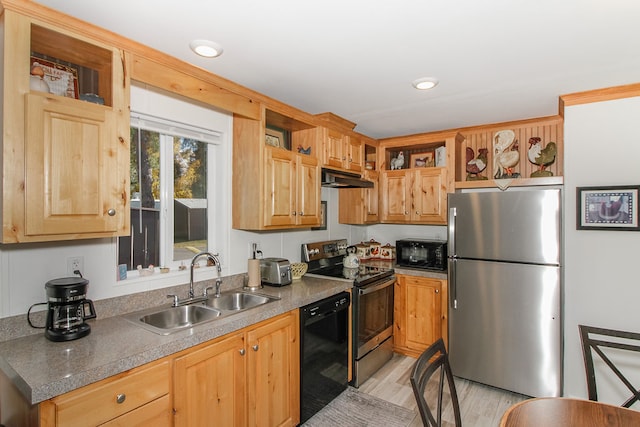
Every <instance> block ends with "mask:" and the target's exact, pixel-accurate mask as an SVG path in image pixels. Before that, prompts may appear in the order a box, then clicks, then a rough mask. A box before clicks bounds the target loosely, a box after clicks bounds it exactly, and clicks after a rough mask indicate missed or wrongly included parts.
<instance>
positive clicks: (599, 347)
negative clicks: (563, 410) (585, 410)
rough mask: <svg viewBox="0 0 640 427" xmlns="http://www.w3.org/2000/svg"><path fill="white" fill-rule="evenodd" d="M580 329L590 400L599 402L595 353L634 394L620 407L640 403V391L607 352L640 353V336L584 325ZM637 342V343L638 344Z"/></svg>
mask: <svg viewBox="0 0 640 427" xmlns="http://www.w3.org/2000/svg"><path fill="white" fill-rule="evenodd" d="M578 328H579V329H580V339H581V341H582V354H583V356H584V366H585V370H586V373H587V389H588V392H589V400H594V401H597V400H598V391H597V389H596V374H595V369H594V364H593V360H594V358H593V353H596V354H597V355H598V356H600V359H602V361H603V362H604V363H605V364H606V365H607V366H608V367H609V368H610V369H611V370H612V371H613V372H614V373H615V374H616V376H617V377H618V379H619V380H620V381H622V383H623V384H624V385H625V386H626V387H627V388H628V389H629V391H630V392H631V394H632V396H631V397H629V398H628V399H627V400H626V401H625V402H624V403H623V404H622V405H620V406H623V407H625V408H629V407H631V405H633V404H634V403H635V402H640V390H639V389H638V387H636V386H634V385H633V384H632V383H631V381H629V379H628V378H627V377H626V376H625V375H624V374H623V373H622V372H621V371H620V369H619V368H618V367H617V366H616V364H615V363H614V361H612V360H611V358H610V357H609V356H612V354H611V353H612V352H611V351H609V350H607V349H617V350H621V351H623V352H640V345H638V344H640V334H639V333H634V332H624V331H616V330H613V329H603V328H594V327H592V326H584V325H578ZM635 342H637V344H636V343H635ZM617 350H616V351H617ZM618 353H619V352H618Z"/></svg>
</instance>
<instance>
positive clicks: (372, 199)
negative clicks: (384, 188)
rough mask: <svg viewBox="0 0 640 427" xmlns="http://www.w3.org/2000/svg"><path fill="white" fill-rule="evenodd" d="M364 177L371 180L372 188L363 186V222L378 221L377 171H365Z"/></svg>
mask: <svg viewBox="0 0 640 427" xmlns="http://www.w3.org/2000/svg"><path fill="white" fill-rule="evenodd" d="M364 177H365V179H368V180H369V181H373V188H365V189H364V190H363V191H364V204H365V222H367V223H375V222H378V195H379V190H380V188H379V186H378V185H379V184H378V180H379V173H378V172H377V171H365V173H364Z"/></svg>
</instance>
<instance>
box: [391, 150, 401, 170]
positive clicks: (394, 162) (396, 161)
mask: <svg viewBox="0 0 640 427" xmlns="http://www.w3.org/2000/svg"><path fill="white" fill-rule="evenodd" d="M390 165H391V170H396V169H402V166H404V153H403V152H402V151H400V152H399V153H398V156H397V157H394V158H393V159H391V162H390Z"/></svg>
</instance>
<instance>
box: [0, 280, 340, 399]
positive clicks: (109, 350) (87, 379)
mask: <svg viewBox="0 0 640 427" xmlns="http://www.w3.org/2000/svg"><path fill="white" fill-rule="evenodd" d="M351 286H352V283H351V282H348V281H340V280H330V279H320V278H312V277H304V278H303V279H301V280H294V281H293V283H292V285H290V286H284V287H280V288H276V287H267V286H265V287H264V288H263V289H261V290H260V291H259V292H260V293H264V294H269V295H275V296H278V297H280V298H281V299H280V300H279V301H275V302H272V303H269V304H266V305H264V306H260V307H255V308H252V309H249V310H247V311H244V312H241V313H238V314H235V315H232V316H227V317H224V318H220V319H216V320H214V321H212V322H210V323H205V324H202V325H198V326H195V327H193V328H191V329H187V330H183V331H180V332H177V333H173V334H171V335H165V336H163V335H158V334H155V333H153V332H150V331H147V330H145V329H143V328H142V327H139V326H136V325H134V324H133V323H131V322H129V321H128V320H126V319H124V318H123V317H121V316H114V317H108V318H105V319H98V320H95V321H94V320H91V321H89V323H90V325H91V334H90V335H88V336H86V337H84V338H81V339H79V340H75V341H69V342H62V343H56V342H51V341H49V340H47V339H46V338H45V337H44V334H37V335H31V336H27V337H22V338H17V339H13V340H10V341H5V342H2V343H0V369H2V371H3V372H4V374H5V375H6V376H7V377H8V378H10V379H11V381H12V382H13V384H15V386H16V387H17V388H18V389H19V390H20V391H21V392H22V394H23V395H24V396H25V398H26V399H27V400H28V401H29V402H31V403H32V404H36V403H39V402H42V401H44V400H47V399H50V398H52V397H54V396H57V395H60V394H63V393H66V392H68V391H71V390H74V389H76V388H79V387H82V386H85V385H88V384H91V383H93V382H96V381H99V380H102V379H104V378H108V377H110V376H113V375H116V374H118V373H121V372H124V371H126V370H129V369H132V368H135V367H137V366H140V365H143V364H145V363H148V362H151V361H154V360H157V359H160V358H162V357H164V356H168V355H171V354H173V353H176V352H178V351H181V350H184V349H187V348H189V347H192V346H194V345H197V344H200V343H203V342H206V341H208V340H211V339H214V338H217V337H220V336H222V335H224V334H228V333H230V332H233V331H236V330H239V329H242V328H244V327H246V326H249V325H252V324H255V323H257V322H260V321H262V320H265V319H268V318H270V317H273V316H277V315H279V314H282V313H285V312H287V311H290V310H293V309H296V308H299V307H301V306H304V305H306V304H310V303H312V302H314V301H318V300H320V299H322V298H326V297H329V296H331V295H334V294H336V293H338V292H341V291H344V290H347V289H349V288H351ZM167 306H168V305H167Z"/></svg>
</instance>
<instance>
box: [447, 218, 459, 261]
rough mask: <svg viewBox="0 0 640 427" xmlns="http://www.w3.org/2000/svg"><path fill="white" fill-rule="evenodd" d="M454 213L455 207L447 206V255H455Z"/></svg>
mask: <svg viewBox="0 0 640 427" xmlns="http://www.w3.org/2000/svg"><path fill="white" fill-rule="evenodd" d="M456 214H457V211H456V208H449V228H448V230H449V239H448V240H449V241H448V242H447V247H448V248H449V256H455V255H456Z"/></svg>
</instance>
